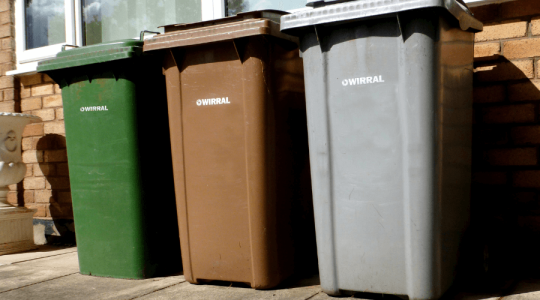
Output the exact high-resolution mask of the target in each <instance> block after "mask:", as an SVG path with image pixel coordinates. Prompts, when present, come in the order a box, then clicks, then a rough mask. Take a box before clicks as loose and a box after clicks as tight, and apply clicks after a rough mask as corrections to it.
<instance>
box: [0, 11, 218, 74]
mask: <svg viewBox="0 0 540 300" xmlns="http://www.w3.org/2000/svg"><path fill="white" fill-rule="evenodd" d="M126 1H127V0H126ZM225 1H226V0H201V18H202V20H203V21H207V20H212V19H218V18H223V17H225ZM24 2H25V0H15V7H14V8H15V36H16V38H15V43H16V47H15V48H16V49H17V50H16V55H17V63H16V69H15V70H13V71H9V72H6V75H28V74H32V73H35V72H36V68H37V64H38V62H39V61H41V60H44V59H48V58H52V57H55V56H56V54H57V53H58V52H60V51H61V50H62V47H63V46H64V45H74V46H82V45H83V38H82V37H83V32H82V31H83V29H82V10H81V7H82V5H81V0H64V8H65V17H66V41H65V42H64V43H59V44H55V45H49V46H44V47H39V48H34V49H28V50H27V49H26V27H25V24H26V22H25V8H24ZM137 38H138V37H137Z"/></svg>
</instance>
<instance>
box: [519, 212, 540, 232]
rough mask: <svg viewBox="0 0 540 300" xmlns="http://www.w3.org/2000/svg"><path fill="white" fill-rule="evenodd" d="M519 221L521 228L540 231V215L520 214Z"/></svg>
mask: <svg viewBox="0 0 540 300" xmlns="http://www.w3.org/2000/svg"><path fill="white" fill-rule="evenodd" d="M517 223H518V226H519V227H521V228H522V229H521V230H527V231H529V232H536V233H538V232H540V216H518V219H517Z"/></svg>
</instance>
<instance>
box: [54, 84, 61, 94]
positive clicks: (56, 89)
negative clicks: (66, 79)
mask: <svg viewBox="0 0 540 300" xmlns="http://www.w3.org/2000/svg"><path fill="white" fill-rule="evenodd" d="M54 93H55V94H61V93H62V89H61V88H60V86H59V85H58V84H55V85H54Z"/></svg>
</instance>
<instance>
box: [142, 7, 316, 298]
mask: <svg viewBox="0 0 540 300" xmlns="http://www.w3.org/2000/svg"><path fill="white" fill-rule="evenodd" d="M283 14H285V13H284V12H280V11H258V12H250V13H242V14H238V15H237V16H234V17H228V18H224V19H219V20H212V21H205V22H199V23H193V24H178V25H169V26H164V27H165V33H164V34H160V35H156V36H154V37H153V38H151V39H147V40H146V41H145V44H144V51H154V50H157V51H164V52H166V53H165V54H166V55H165V57H166V58H165V60H164V62H163V72H164V74H165V76H166V82H167V98H168V106H169V122H170V124H169V125H170V133H171V144H172V153H173V154H172V155H173V169H174V180H175V188H176V201H177V209H178V220H179V229H180V241H181V250H182V261H183V265H184V275H185V277H186V280H188V281H189V282H191V283H201V282H208V281H214V280H220V281H229V282H230V281H232V282H243V283H248V284H249V285H251V287H253V288H257V289H266V288H272V287H274V286H276V285H277V284H279V283H280V282H281V281H282V280H283V279H285V278H287V277H289V276H290V275H292V274H293V273H295V272H298V271H299V270H306V269H307V270H309V269H313V268H317V260H316V246H315V229H314V221H313V206H312V199H311V185H310V175H309V156H308V143H307V128H306V108H305V95H304V81H303V80H304V79H303V65H302V60H301V58H300V57H299V51H298V40H297V39H296V38H295V37H292V36H289V35H286V34H283V33H281V32H280V31H279V17H280V16H281V15H283Z"/></svg>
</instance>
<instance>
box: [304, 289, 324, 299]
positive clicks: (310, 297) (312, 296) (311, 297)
mask: <svg viewBox="0 0 540 300" xmlns="http://www.w3.org/2000/svg"><path fill="white" fill-rule="evenodd" d="M320 293H322V291H320V292H316V293H315V294H313V295H311V296H309V297H307V298H306V299H305V300H309V299H313V298H314V297H315V296H317V295H318V294H320Z"/></svg>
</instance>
